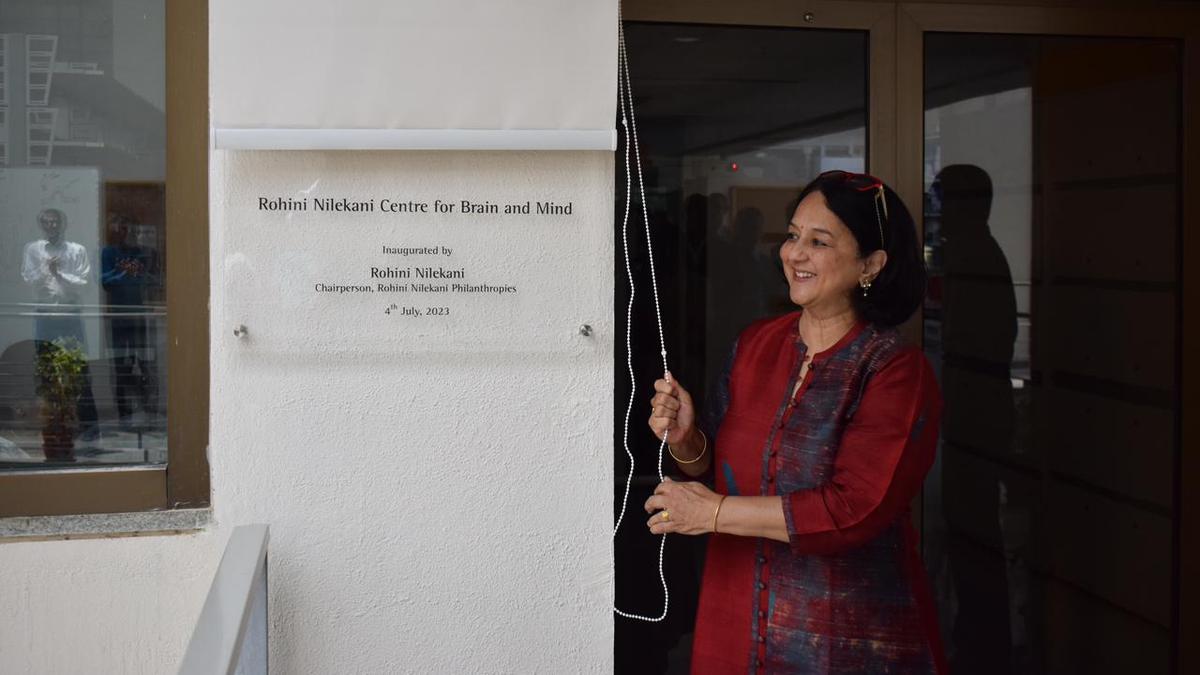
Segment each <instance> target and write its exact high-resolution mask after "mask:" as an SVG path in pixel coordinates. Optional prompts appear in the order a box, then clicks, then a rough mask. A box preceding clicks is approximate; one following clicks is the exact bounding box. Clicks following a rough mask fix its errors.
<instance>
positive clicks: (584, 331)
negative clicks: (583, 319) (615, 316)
mask: <svg viewBox="0 0 1200 675" xmlns="http://www.w3.org/2000/svg"><path fill="white" fill-rule="evenodd" d="M579 334H580V335H582V336H583V337H591V336H592V327H591V326H589V325H587V324H586V323H585V324H583V325H582V326H580V327H579Z"/></svg>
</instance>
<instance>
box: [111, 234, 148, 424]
mask: <svg viewBox="0 0 1200 675" xmlns="http://www.w3.org/2000/svg"><path fill="white" fill-rule="evenodd" d="M109 236H110V239H109V241H111V242H114V243H112V244H109V245H108V246H105V247H104V250H102V251H101V252H100V283H101V285H103V286H104V290H105V291H106V292H107V295H108V304H109V305H111V306H112V307H111V309H110V312H111V317H110V318H109V320H108V330H109V349H110V350H111V351H112V355H113V369H114V371H115V372H114V377H113V384H114V387H113V389H114V392H113V393H114V396H115V397H116V402H117V416H118V419H119V421H120V423H121V424H122V425H127V424H129V423H130V417H131V416H132V415H133V413H134V410H135V408H136V406H137V404H139V403H140V405H141V408H142V410H143V411H145V412H147V413H149V412H153V408H154V403H153V399H154V396H153V394H154V391H155V388H154V384H155V383H156V381H157V380H156V377H157V368H156V362H157V360H156V359H155V358H154V353H153V349H154V339H153V338H154V326H153V323H152V322H151V321H150V320H149V319H147V317H146V316H145V315H144V313H143V308H144V305H145V302H146V295H147V291H148V290H149V289H150V287H152V286H156V285H158V283H159V279H160V275H159V267H158V258H157V256H156V255H155V252H154V251H153V250H152V249H149V248H147V247H145V246H142V245H141V242H140V232H139V230H138V227H137V225H136V223H134V222H133V221H132V220H131V219H130V218H129V217H127V216H124V215H121V214H117V215H114V216H113V217H112V218H110V219H109ZM135 368H136V369H137V370H138V371H140V372H139V375H135V374H134V369H135Z"/></svg>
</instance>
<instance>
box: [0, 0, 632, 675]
mask: <svg viewBox="0 0 1200 675" xmlns="http://www.w3.org/2000/svg"><path fill="white" fill-rule="evenodd" d="M212 2H213V11H214V13H218V12H221V11H235V10H236V9H237V8H238V7H239V6H240V5H238V4H236V3H231V2H221V1H220V0H212ZM358 4H364V3H358ZM365 4H370V3H365ZM427 4H429V6H433V5H432V4H430V3H427ZM486 4H487V3H483V4H481V6H486ZM603 4H604V6H605V7H607V8H608V10H606V12H605V14H606V16H607V15H608V14H611V18H612V21H611V22H605V23H601V24H595V23H592V24H587V25H584V24H579V25H575V24H572V25H571V26H566V25H564V26H562V29H563V30H564V31H567V32H569V31H570V30H582V31H585V32H589V33H594V32H595V31H602V32H604V33H605V34H606V35H608V38H606V40H604V42H605V44H606V45H608V44H609V43H611V46H612V48H613V50H612V53H611V54H609V53H608V52H607V51H606V52H605V53H606V57H605V58H606V59H607V60H609V61H610V62H611V63H612V67H607V66H606V67H605V72H607V73H610V75H608V76H606V78H605V79H604V81H601V82H596V83H594V85H593V86H594V87H598V88H600V89H601V90H604V91H603V92H601V94H599V95H597V94H596V93H595V92H589V94H588V96H589V99H588V100H594V101H600V102H603V103H604V105H605V106H607V111H608V112H604V113H603V116H604V119H607V120H611V119H612V112H611V109H612V107H613V106H615V78H614V77H613V76H612V75H611V74H612V73H615V43H616V34H615V29H616V25H615V14H616V13H615V3H609V2H607V1H606V2H605V3H603ZM381 6H383V7H386V6H388V5H386V3H384V4H382V5H381ZM564 11H566V10H564ZM362 15H363V13H362V12H361V11H359V12H357V13H353V16H354V17H356V18H354V19H353V21H354V22H358V21H360V19H361V18H362ZM481 16H482V15H481ZM487 16H493V15H492V14H488V15H487ZM503 16H504V15H503V13H501V14H500V15H498V20H499V19H503ZM434 18H437V16H434ZM476 18H478V17H476ZM455 19H457V17H449V18H448V17H447V16H442V17H441V19H438V20H439V21H443V23H445V22H446V21H453V20H455ZM331 21H334V22H336V16H332V18H331ZM352 23H353V22H350V21H348V22H346V25H343V26H338V25H337V24H336V23H332V24H329V25H324V26H323V27H322V29H323V30H327V31H330V32H337V31H339V30H341V31H343V32H344V33H345V36H349V37H347V39H351V37H352V36H353V31H354V30H356V28H355V26H354V25H351V24H352ZM213 25H214V35H213V43H214V51H217V52H219V51H220V47H221V46H222V45H221V40H222V39H223V37H222V36H221V35H217V34H216V33H218V32H219V31H218V29H217V27H216V25H217V24H216V23H214V24H213ZM280 25H285V24H284V23H280V24H278V25H275V26H274V27H272V26H264V27H263V31H259V32H258V33H257V34H255V35H254V36H253V37H254V38H255V39H258V40H262V44H271V42H272V40H286V39H289V38H288V37H287V35H286V34H274V35H273V34H271V32H270V31H271V30H276V31H277V33H278V31H279V30H281V29H280V28H279V26H280ZM447 25H449V24H447ZM497 25H498V27H499V28H500V29H501V30H503V25H502V21H501V22H500V23H498V24H497ZM285 27H286V26H285ZM413 29H414V26H412V25H406V26H405V30H413ZM443 29H444V27H443ZM374 34H375V35H377V36H378V35H379V32H378V31H376V32H375V33H374ZM226 37H227V36H226ZM564 39H566V38H563V36H562V35H558V37H557V38H556V41H555V44H564V43H563V40H564ZM566 40H567V42H570V40H569V39H566ZM606 48H607V47H606ZM514 49H516V47H514ZM521 49H525V48H523V47H522V48H521ZM521 53H525V51H521ZM418 56H420V55H418ZM477 57H478V58H480V59H482V60H483V61H486V62H492V63H494V62H495V61H496V54H478V55H477ZM421 63H422V64H427V63H428V59H427V58H424V57H421ZM383 65H384V64H375V65H374V66H372V65H371V64H364V67H383ZM422 67H424V66H422ZM219 76H220V74H219V73H218V72H216V71H215V70H214V73H213V78H214V91H217V90H218V87H217V83H216V82H215V80H217V79H218V78H219ZM585 79H586V78H585ZM523 81H524V80H522V82H523ZM580 81H583V80H580ZM513 91H520V87H516V88H514V89H513ZM604 92H608V93H604ZM431 100H432V99H431ZM518 108H519V106H518ZM506 109H507V108H506ZM592 114H594V112H593V113H592ZM514 119H515V118H512V119H509V118H505V119H504V120H500V124H498V126H519V124H515V123H513V120H514ZM581 119H582V118H581ZM576 121H578V120H576ZM563 122H564V124H562V126H567V127H570V126H572V124H571V122H572V120H564V121H563ZM211 168H212V184H211V191H212V193H211V204H212V214H211V215H212V220H211V230H210V232H211V250H210V261H211V270H212V293H211V316H212V326H211V333H212V352H211V371H212V389H211V423H210V430H211V432H210V433H211V443H210V450H209V456H210V465H211V475H212V490H213V492H212V499H213V510H214V522H215V525H214V526H213V527H212V528H210V529H209V530H207V531H205V532H202V533H198V534H191V535H179V536H156V537H139V538H121V539H99V540H80V541H44V542H22V543H5V544H0V673H5V674H7V673H35V674H41V673H46V674H53V675H69V674H73V673H81V674H82V673H87V674H89V675H91V674H95V673H121V674H126V673H128V674H141V673H144V674H148V675H149V674H153V675H162V674H163V673H170V672H173V671H174V669H175V668H176V667H177V665H178V663H179V661H180V659H181V658H182V654H183V651H184V649H185V647H186V643H187V639H188V636H189V634H190V631H191V628H192V625H193V623H194V621H195V619H196V617H197V615H198V614H199V611H200V607H201V604H202V602H203V598H204V594H205V592H206V591H207V587H208V584H209V581H210V580H211V577H212V574H213V572H214V571H215V569H216V566H217V563H218V560H219V557H220V553H221V550H222V549H223V547H224V544H225V541H226V539H227V538H228V536H229V532H230V531H231V528H232V527H234V526H236V525H239V524H243V523H250V522H266V523H269V524H270V525H271V548H270V603H271V604H270V629H271V631H272V636H271V665H272V671H273V672H276V673H356V672H361V673H393V672H414V673H430V672H448V673H456V672H472V673H476V672H478V673H511V672H545V673H565V672H571V673H577V672H605V673H606V672H611V670H612V665H613V664H612V638H613V620H612V613H611V611H612V610H611V602H612V596H613V592H612V584H613V579H612V543H611V542H612V538H611V535H612V532H611V528H612V495H613V486H612V476H613V464H612V463H613V455H612V445H611V420H612V410H613V380H612V378H613V374H612V359H613V332H614V326H613V325H612V316H613V306H612V298H613V283H614V279H615V276H614V267H613V265H614V242H613V235H612V217H613V216H612V214H613V184H612V181H613V156H612V155H611V154H609V153H588V152H581V153H564V152H547V153H521V154H516V153H514V154H504V153H440V154H439V153H425V154H404V153H332V152H331V153H295V154H285V153H272V152H255V153H248V152H247V153H231V152H216V153H213V155H212V167H211ZM310 176H317V177H320V178H321V179H322V180H324V181H326V182H327V183H334V184H337V183H338V182H339V181H341V184H340V186H339V187H337V188H336V189H338V190H342V191H349V192H357V193H361V194H372V195H377V196H386V195H390V194H394V193H396V192H398V191H405V192H408V193H410V194H411V193H413V192H414V191H415V192H422V191H423V193H424V194H425V195H427V196H436V195H435V193H436V192H437V190H438V189H439V188H438V186H439V185H440V184H453V185H457V186H458V187H457V188H455V189H458V190H460V191H461V190H469V191H471V192H472V193H474V194H478V195H485V194H494V195H504V194H507V195H512V196H514V197H520V196H521V195H528V198H537V196H538V194H543V195H554V196H557V197H560V198H562V199H571V200H574V201H575V203H576V207H575V214H574V215H573V216H572V217H571V218H570V219H569V220H564V221H561V222H557V223H550V222H549V221H541V222H533V221H530V222H529V223H523V222H518V221H509V223H508V225H507V226H506V227H494V228H488V227H487V221H486V220H476V221H472V223H471V228H465V229H462V228H460V231H458V232H457V233H456V234H455V235H454V236H455V237H460V238H462V239H461V240H457V241H459V243H458V244H457V245H458V246H460V247H463V248H461V249H460V250H464V251H467V252H469V253H470V254H471V256H470V257H471V260H472V262H471V263H470V264H471V265H472V266H473V267H474V268H475V269H478V270H485V269H486V270H491V273H493V275H494V276H496V277H505V276H510V277H513V278H515V279H517V280H519V281H520V283H521V285H522V287H523V291H524V294H523V295H522V297H521V299H520V301H519V302H518V303H517V304H513V305H508V306H501V305H494V306H492V307H491V308H490V309H489V306H488V305H487V304H486V303H482V304H481V302H482V301H477V300H472V301H470V302H466V303H465V304H463V305H462V308H463V309H464V310H465V311H464V312H463V313H462V314H461V315H460V316H461V317H463V319H465V320H464V321H463V323H461V324H458V325H456V327H455V330H454V332H453V333H452V335H451V337H452V338H453V339H449V338H446V337H445V336H444V335H443V337H440V338H439V337H438V335H439V333H438V331H436V330H432V331H429V332H428V335H427V336H425V337H422V336H420V335H415V334H413V335H407V336H406V337H405V338H404V339H403V340H399V341H397V340H390V339H387V336H386V334H385V333H382V332H377V333H375V335H379V336H383V339H381V340H371V339H369V337H370V334H369V331H385V330H388V327H387V325H386V324H382V323H380V318H381V317H378V316H375V315H374V314H368V313H367V312H366V311H365V309H364V310H363V311H362V313H361V314H359V315H358V316H359V318H357V319H355V318H354V315H355V312H358V311H359V309H361V307H360V306H358V305H353V306H351V305H346V304H338V303H335V302H333V301H331V300H330V299H328V298H315V297H314V296H313V293H312V291H311V284H308V283H300V282H302V281H303V280H304V278H305V274H306V270H305V269H304V268H303V266H300V267H299V268H297V267H292V269H290V270H289V269H287V267H288V263H289V261H293V262H294V261H295V260H305V259H308V260H311V259H313V258H312V256H314V255H318V254H319V257H320V261H321V265H322V266H323V267H324V268H326V269H334V270H337V269H344V270H346V274H347V275H348V276H353V275H357V274H359V273H360V272H361V269H362V267H363V265H364V264H372V263H374V262H377V261H375V260H367V259H365V258H364V255H365V254H364V249H363V248H362V246H357V245H355V243H354V242H355V241H359V243H361V241H367V242H369V243H370V244H371V245H372V246H376V245H379V244H383V243H388V242H387V241H385V240H384V239H383V237H385V236H387V234H388V232H389V228H390V230H391V231H395V228H396V227H397V223H398V222H399V221H388V220H385V219H379V220H375V221H371V222H370V224H368V225H367V226H366V228H365V230H363V231H355V230H354V228H353V227H347V221H345V220H344V219H340V218H330V219H329V220H328V227H327V228H325V230H324V231H322V229H321V228H320V227H319V222H318V221H311V220H310V221H306V225H305V226H306V227H307V228H308V229H305V230H304V231H303V232H301V230H300V229H298V228H292V229H289V228H290V227H291V226H293V225H297V224H298V223H296V222H292V221H289V220H287V219H286V218H282V219H281V218H277V217H274V216H269V215H266V214H261V213H259V212H257V211H255V210H254V209H253V208H251V206H250V205H251V204H252V200H251V199H250V198H251V197H253V196H254V195H256V194H257V193H259V192H263V191H274V190H278V189H288V190H293V191H295V190H299V189H303V188H308V187H310V186H309V184H308V183H305V184H300V183H301V182H302V181H301V179H303V178H305V177H310ZM431 176H432V178H431ZM439 181H441V183H439ZM464 196H466V195H464ZM406 222H408V223H409V224H410V225H412V226H414V227H420V226H421V225H420V224H419V223H418V222H417V221H406ZM314 224H316V225H317V226H314ZM461 224H463V223H460V225H461ZM427 225H428V224H427ZM549 225H555V227H550V226H549ZM472 228H473V229H472ZM393 233H394V232H393ZM361 237H365V239H358V238H361ZM276 272H277V274H276ZM273 279H274V280H275V281H278V282H279V283H274V282H273V281H272V280H273ZM496 280H500V279H496ZM292 282H295V283H292ZM263 288H267V289H268V291H267V292H266V293H261V292H257V291H258V290H260V289H263ZM360 300H361V298H359V299H353V300H350V299H347V301H348V302H351V303H355V302H359V301H360ZM314 303H316V304H314ZM320 303H326V304H320ZM497 308H500V309H502V310H503V311H497ZM172 311H186V308H172ZM298 311H299V312H303V313H306V314H305V316H308V317H320V316H321V315H322V312H328V314H327V316H328V317H330V320H329V321H319V320H314V321H302V322H297V321H296V316H297V314H296V312H298ZM472 317H474V318H475V319H477V321H472V320H471V318H472ZM525 318H536V321H535V324H536V325H533V326H532V327H528V326H518V325H515V324H510V326H506V325H505V322H506V321H508V322H517V321H520V320H523V319H525ZM238 323H244V324H246V325H247V326H248V327H249V329H250V335H251V337H250V339H249V340H246V341H239V340H236V339H235V338H234V337H233V336H232V330H233V327H234V325H236V324H238ZM583 323H588V324H591V325H592V326H593V327H595V329H596V333H595V335H594V336H593V337H591V338H584V337H582V336H580V335H579V334H578V332H577V330H576V329H577V327H578V326H579V325H580V324H583ZM358 328H361V329H362V330H363V331H368V333H367V334H365V335H366V337H365V338H364V334H363V333H357V334H356V332H355V329H358ZM395 330H397V331H399V330H401V328H399V327H397V328H396V329H395ZM517 334H520V335H522V336H524V337H523V339H521V340H514V339H512V335H517ZM331 336H333V337H337V336H347V340H346V341H342V342H337V344H335V345H332V347H331V345H330V340H331ZM171 414H173V415H183V414H187V411H186V410H185V409H181V408H179V407H177V408H176V409H173V410H172V411H171Z"/></svg>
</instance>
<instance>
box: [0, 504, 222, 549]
mask: <svg viewBox="0 0 1200 675" xmlns="http://www.w3.org/2000/svg"><path fill="white" fill-rule="evenodd" d="M211 524H212V509H178V510H174V511H144V512H141V513H97V514H91V515H81V516H15V517H10V518H0V544H2V543H7V542H14V541H39V540H53V539H63V540H66V539H97V538H107V537H153V536H161V535H172V534H189V533H194V532H198V531H200V530H203V529H205V528H207V527H208V526H209V525H211Z"/></svg>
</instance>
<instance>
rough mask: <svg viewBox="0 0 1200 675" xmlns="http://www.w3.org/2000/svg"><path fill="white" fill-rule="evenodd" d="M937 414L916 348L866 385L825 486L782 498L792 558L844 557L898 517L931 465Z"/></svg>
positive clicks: (934, 391) (929, 374)
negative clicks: (814, 555)
mask: <svg viewBox="0 0 1200 675" xmlns="http://www.w3.org/2000/svg"><path fill="white" fill-rule="evenodd" d="M940 414H941V395H940V393H939V391H938V385H937V380H936V378H935V376H934V373H933V369H932V368H931V367H930V366H929V362H928V361H927V360H926V359H925V356H924V355H923V354H922V353H921V352H920V351H919V350H918V349H917V348H915V347H914V348H909V349H906V350H904V351H902V352H900V353H899V354H897V355H896V356H895V357H893V358H892V359H891V360H890V361H888V362H887V363H886V364H885V365H884V366H883V367H882V368H880V370H879V371H878V372H876V373H875V374H874V375H873V376H872V377H871V378H869V379H868V380H867V384H866V388H865V391H864V392H863V394H862V398H861V399H860V401H859V404H858V406H857V408H856V410H855V411H854V413H853V416H852V417H851V419H850V420H849V421H848V423H847V425H846V428H845V431H844V432H843V435H842V438H841V443H840V446H839V448H838V451H837V455H836V457H835V459H834V466H833V471H832V474H831V476H830V478H829V480H828V482H826V483H825V484H824V485H822V486H820V487H817V488H813V489H807V490H798V491H795V492H789V493H786V494H784V495H783V511H784V518H785V519H786V521H787V529H788V539H789V543H790V545H791V548H792V550H793V551H794V552H796V553H798V554H804V553H821V554H830V553H838V552H841V551H845V550H847V549H851V548H854V547H856V546H859V545H861V544H863V543H865V542H867V541H870V540H871V539H872V538H874V537H875V536H877V535H878V534H879V533H880V532H882V531H883V530H884V528H886V527H887V526H888V525H890V524H892V523H894V522H895V521H896V519H897V518H898V517H899V516H900V515H901V514H904V513H906V512H907V511H908V508H909V504H910V502H911V501H912V499H913V497H915V496H916V494H917V492H918V491H919V490H920V489H921V484H922V482H923V481H924V479H925V474H926V473H927V472H928V471H929V468H930V467H931V466H932V465H933V459H934V453H935V452H936V446H937V437H938V426H939V420H940Z"/></svg>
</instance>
